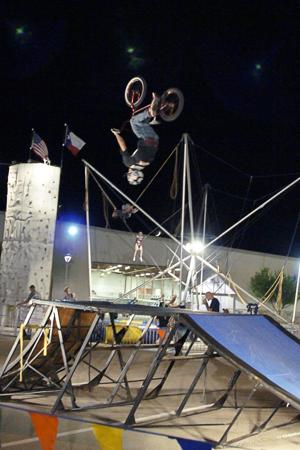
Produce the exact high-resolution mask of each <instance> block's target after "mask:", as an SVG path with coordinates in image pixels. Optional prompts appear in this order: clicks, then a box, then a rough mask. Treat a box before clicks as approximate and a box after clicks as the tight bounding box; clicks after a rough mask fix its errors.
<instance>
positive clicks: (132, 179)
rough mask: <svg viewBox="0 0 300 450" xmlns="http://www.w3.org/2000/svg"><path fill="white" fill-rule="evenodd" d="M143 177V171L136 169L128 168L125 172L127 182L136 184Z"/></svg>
mask: <svg viewBox="0 0 300 450" xmlns="http://www.w3.org/2000/svg"><path fill="white" fill-rule="evenodd" d="M143 179H144V173H143V172H142V171H141V170H138V169H129V170H128V172H127V180H128V183H129V184H133V185H135V186H137V185H138V184H140V183H141V182H142V181H143Z"/></svg>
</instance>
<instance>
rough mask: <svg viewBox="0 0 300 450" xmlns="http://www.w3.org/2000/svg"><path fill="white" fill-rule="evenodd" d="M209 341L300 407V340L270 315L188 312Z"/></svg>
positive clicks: (285, 398)
mask: <svg viewBox="0 0 300 450" xmlns="http://www.w3.org/2000/svg"><path fill="white" fill-rule="evenodd" d="M185 318H186V319H187V322H188V323H189V325H190V326H191V328H192V329H193V330H194V332H195V333H197V334H198V335H199V336H200V337H201V338H202V339H203V340H204V341H205V342H206V343H207V344H211V345H212V346H213V347H214V348H215V349H216V350H217V351H219V352H220V353H221V354H222V355H223V356H224V357H225V358H226V357H227V358H228V359H230V360H231V361H232V362H234V363H236V364H237V365H238V366H239V367H240V368H242V369H245V370H246V371H247V372H248V373H249V374H251V375H255V376H256V377H257V378H259V379H260V380H261V381H263V384H264V385H265V386H266V387H269V388H271V389H272V390H273V392H275V393H276V394H277V395H278V396H279V397H280V398H282V399H283V400H285V401H288V402H290V403H292V404H293V406H295V407H296V408H297V409H300V341H299V339H297V338H296V337H294V336H293V335H292V334H290V333H288V332H287V331H286V330H285V329H284V328H283V327H281V326H280V325H279V324H278V323H277V322H275V321H274V320H272V319H271V318H269V317H267V316H254V315H253V316H251V315H230V314H229V315H227V314H204V315H199V314H186V315H185Z"/></svg>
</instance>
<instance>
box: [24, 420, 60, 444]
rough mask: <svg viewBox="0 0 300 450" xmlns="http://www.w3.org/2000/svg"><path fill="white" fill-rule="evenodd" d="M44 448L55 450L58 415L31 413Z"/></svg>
mask: <svg viewBox="0 0 300 450" xmlns="http://www.w3.org/2000/svg"><path fill="white" fill-rule="evenodd" d="M29 414H30V416H31V421H32V424H33V426H34V429H35V433H36V435H37V437H38V438H39V441H40V444H41V447H42V449H43V450H55V442H56V436H57V429H58V419H57V417H56V416H48V415H46V414H38V413H29Z"/></svg>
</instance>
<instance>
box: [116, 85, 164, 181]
mask: <svg viewBox="0 0 300 450" xmlns="http://www.w3.org/2000/svg"><path fill="white" fill-rule="evenodd" d="M159 106H160V98H159V96H158V95H157V94H155V93H154V92H153V93H152V102H151V105H150V107H149V108H147V109H145V110H144V111H142V112H140V113H138V114H136V115H133V116H132V118H131V119H130V125H131V129H132V131H133V133H134V134H135V135H136V137H137V138H138V142H137V149H136V150H135V151H134V152H133V153H132V154H130V153H129V151H128V149H127V145H126V142H125V140H124V138H123V137H122V136H121V133H120V130H118V129H117V128H112V129H111V132H112V133H113V134H114V135H115V137H116V140H117V142H118V144H119V148H120V151H121V156H122V161H123V164H124V165H125V166H126V167H128V173H127V179H128V182H129V183H130V184H139V183H140V182H141V181H142V179H143V174H142V172H141V170H143V169H144V168H145V167H146V166H148V165H149V164H150V163H151V162H152V161H154V159H155V155H156V152H157V150H158V145H159V137H158V134H157V133H156V132H155V131H154V130H153V128H152V126H151V125H150V122H151V121H152V120H153V119H154V118H155V117H156V116H157V113H158V110H159ZM137 173H139V174H142V176H140V177H137ZM131 181H134V182H131Z"/></svg>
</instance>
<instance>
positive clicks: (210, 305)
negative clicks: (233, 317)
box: [204, 292, 220, 312]
mask: <svg viewBox="0 0 300 450" xmlns="http://www.w3.org/2000/svg"><path fill="white" fill-rule="evenodd" d="M204 304H205V305H206V309H207V311H211V312H220V302H219V300H218V299H217V298H216V297H214V295H213V294H212V292H206V294H205V300H204Z"/></svg>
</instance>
